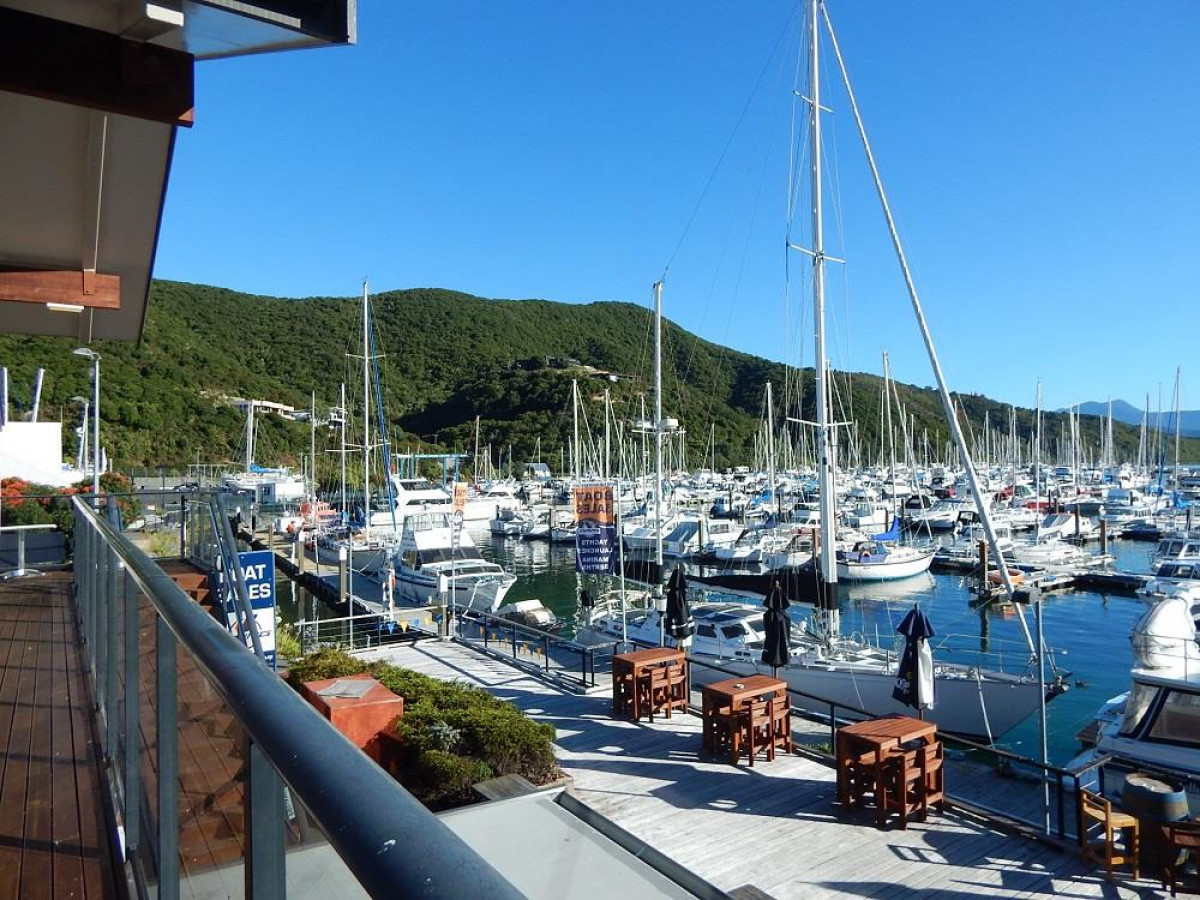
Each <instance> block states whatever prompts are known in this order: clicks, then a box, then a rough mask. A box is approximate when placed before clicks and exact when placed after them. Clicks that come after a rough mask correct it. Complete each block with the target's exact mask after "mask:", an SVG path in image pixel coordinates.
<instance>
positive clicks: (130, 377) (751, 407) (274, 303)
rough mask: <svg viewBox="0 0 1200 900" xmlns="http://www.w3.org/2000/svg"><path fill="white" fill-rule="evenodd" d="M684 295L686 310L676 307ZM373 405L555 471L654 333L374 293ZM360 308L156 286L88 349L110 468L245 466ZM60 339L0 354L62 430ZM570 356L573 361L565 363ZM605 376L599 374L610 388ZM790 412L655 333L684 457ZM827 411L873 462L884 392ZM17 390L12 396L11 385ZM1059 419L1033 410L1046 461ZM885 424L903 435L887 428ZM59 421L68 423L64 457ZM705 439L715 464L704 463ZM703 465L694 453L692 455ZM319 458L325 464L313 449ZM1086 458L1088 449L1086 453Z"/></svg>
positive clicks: (940, 447) (327, 300)
mask: <svg viewBox="0 0 1200 900" xmlns="http://www.w3.org/2000/svg"><path fill="white" fill-rule="evenodd" d="M681 302H686V301H681ZM372 308H373V310H374V317H375V322H376V345H377V351H378V352H379V353H381V354H382V357H381V359H380V367H381V370H382V372H381V383H382V387H383V393H384V409H385V414H386V416H387V417H388V420H389V421H388V428H389V432H390V434H391V437H392V446H393V450H395V451H405V450H413V451H416V450H421V451H436V450H454V449H458V450H466V451H468V452H469V451H470V450H471V449H472V448H473V445H474V440H475V419H476V416H478V417H479V432H480V434H479V439H480V444H481V446H487V445H491V447H492V452H493V456H494V457H495V456H498V455H500V454H503V455H504V457H505V459H507V456H508V449H509V448H510V447H511V452H512V459H513V461H514V463H515V464H516V465H517V466H519V465H520V464H521V463H523V462H525V461H527V460H532V459H534V458H535V454H536V453H537V452H538V448H540V451H541V459H542V460H543V461H547V462H550V463H551V465H552V467H554V468H557V464H558V460H559V454H560V452H561V450H562V448H564V447H565V446H566V444H567V440H568V437H569V435H570V432H571V430H572V423H571V407H570V391H571V381H572V379H575V380H577V381H578V383H579V388H580V394H581V396H582V398H583V407H584V409H583V412H584V414H585V415H586V417H587V420H588V422H589V423H590V424H591V426H592V428H593V430H595V431H598V430H600V429H601V428H602V422H603V419H604V412H603V400H604V391H605V390H606V389H607V390H608V391H609V393H610V396H611V400H612V404H613V409H614V412H615V415H616V417H617V420H618V421H620V422H622V423H624V427H626V428H628V423H630V422H631V421H633V420H635V419H640V418H644V416H643V415H642V409H643V403H644V404H645V406H646V408H649V407H650V402H651V394H652V381H653V372H652V369H651V358H652V345H653V340H652V338H653V332H652V328H651V314H650V311H649V310H647V309H646V308H644V307H640V306H635V305H633V304H628V303H614V302H602V303H591V304H587V305H574V304H563V303H551V302H548V301H543V300H486V299H482V298H479V297H473V296H470V295H468V294H462V293H457V292H454V291H447V290H439V289H418V290H408V291H393V292H389V293H384V294H380V295H377V296H376V297H374V298H373V299H372ZM360 322H361V309H360V304H359V301H358V299H357V298H353V297H346V298H333V297H313V298H307V299H303V300H285V299H279V298H273V297H259V296H250V295H246V294H239V293H236V292H234V291H230V290H226V289H223V288H217V287H208V286H204V285H195V284H182V283H177V282H169V281H157V282H154V284H153V285H152V287H151V299H150V308H149V316H148V319H147V323H146V329H145V334H144V336H143V339H142V340H141V342H139V343H136V344H132V343H119V342H97V344H96V349H97V350H98V351H99V352H100V353H101V354H102V356H103V363H102V367H103V378H102V394H101V404H100V405H101V416H102V423H101V439H102V442H103V444H104V445H105V446H106V447H107V448H108V451H109V455H110V458H112V459H113V460H114V462H115V463H116V465H117V466H118V467H126V468H128V467H133V466H176V467H182V466H186V465H187V464H189V463H195V462H197V461H199V462H203V463H221V462H232V461H233V460H237V459H240V455H241V450H240V448H241V442H242V439H243V438H242V434H243V426H244V422H243V416H242V414H241V413H240V412H239V411H238V410H237V409H235V408H234V407H233V406H231V405H230V404H229V403H228V402H227V401H226V399H225V398H227V397H233V396H236V397H256V398H264V399H269V400H273V401H277V402H280V403H285V404H289V405H292V406H295V407H297V408H301V409H307V408H308V407H309V404H310V397H311V395H312V393H314V392H315V394H316V397H317V401H318V406H319V407H320V406H321V405H325V406H328V405H330V404H332V403H334V402H335V401H336V399H337V397H338V393H339V386H340V385H341V384H342V383H346V384H347V385H355V384H361V374H360V373H359V366H360V362H359V361H358V360H355V359H353V358H350V357H347V353H350V354H354V353H358V354H360V355H361V352H362V338H361V334H360V327H361V326H360ZM75 345H76V342H75V341H73V340H69V339H66V338H46V337H25V336H10V335H0V356H2V357H3V358H4V360H5V364H6V365H8V366H9V368H10V372H11V374H12V378H13V384H14V385H18V386H19V385H24V384H29V383H31V382H32V378H33V371H34V369H35V368H37V367H38V366H46V367H47V369H48V372H49V377H48V378H47V379H46V384H45V388H44V393H43V400H42V404H43V409H44V416H45V417H59V418H61V419H62V421H63V422H64V423H66V424H67V425H68V426H69V425H72V424H74V422H75V421H76V420H77V416H78V408H77V407H76V406H75V405H74V404H73V403H72V402H71V398H72V397H73V396H76V395H81V396H90V377H91V366H90V365H89V364H87V362H86V361H85V360H81V359H79V358H78V357H73V356H72V355H71V350H72V349H73V348H74V347H75ZM569 360H574V361H577V363H578V364H579V365H573V364H571V363H570V362H568V361H569ZM610 374H612V375H615V376H617V380H616V381H615V382H614V381H611V380H609V377H608V376H609V375H610ZM768 379H770V380H771V381H772V382H773V383H774V384H775V386H776V398H777V402H778V404H779V406H780V408H781V410H785V411H786V413H787V414H788V415H791V416H794V417H798V418H805V419H812V418H814V414H813V408H814V401H813V393H814V389H813V376H812V371H811V370H804V371H800V372H797V371H795V370H790V371H789V370H785V367H784V366H782V365H780V364H777V363H773V362H770V361H768V360H765V359H760V358H757V357H753V356H749V355H747V354H744V353H738V352H736V351H733V350H729V349H726V348H723V347H719V346H717V345H715V344H711V343H709V342H707V341H703V340H700V339H699V338H697V337H695V336H693V335H690V334H688V333H687V332H685V331H683V330H682V329H680V328H678V327H677V326H675V325H673V324H671V323H670V322H667V323H665V325H664V333H663V386H664V407H665V411H666V414H667V415H669V416H673V417H675V418H678V419H679V420H680V422H681V424H682V425H683V426H684V428H686V430H687V440H688V460H689V463H690V464H691V465H693V466H699V465H702V464H706V465H710V466H713V465H715V466H717V467H723V466H728V465H735V464H748V463H750V462H752V461H753V458H752V450H753V446H754V434H755V431H756V429H757V428H758V427H759V423H760V422H761V420H762V414H761V410H762V397H763V389H764V384H765V382H766V381H767V380H768ZM835 380H836V384H835V389H834V391H833V395H834V397H835V404H836V408H835V415H834V417H835V418H836V419H837V420H839V421H844V420H852V421H854V422H856V423H857V425H856V427H855V429H839V430H838V434H839V440H840V441H841V442H842V443H843V449H842V456H841V458H842V459H843V460H846V461H847V462H848V463H852V462H853V461H854V458H853V456H852V455H851V454H850V453H849V451H850V450H851V447H850V444H851V442H852V441H853V442H854V443H856V444H857V447H858V448H859V451H860V454H861V455H862V457H864V458H868V459H873V458H874V456H875V455H877V454H878V453H879V446H880V443H881V441H880V433H879V432H880V423H879V419H880V417H879V409H880V397H881V393H882V382H881V379H879V378H878V377H875V376H872V375H863V374H853V373H849V374H847V373H839V374H838V375H837V376H836V379H835ZM897 392H898V394H899V397H900V401H901V403H902V404H903V405H904V407H905V411H906V412H907V414H908V415H909V416H910V417H911V425H912V429H913V431H912V434H913V439H914V441H915V442H918V443H920V442H921V441H922V438H923V437H924V438H925V439H927V440H928V445H929V451H930V455H931V456H932V457H933V458H941V457H942V456H943V455H944V447H945V444H946V441H947V438H948V429H947V427H946V423H945V417H944V414H943V412H942V409H941V404H940V402H939V400H938V397H937V394H936V393H935V392H934V391H932V390H930V389H927V388H916V387H907V386H903V385H900V386H897ZM14 395H17V396H18V399H19V391H14ZM958 400H959V402H960V403H961V407H962V411H963V415H964V417H965V424H966V427H967V430H968V432H969V433H971V434H974V435H975V436H977V437H981V436H982V428H983V424H984V416H985V414H986V415H987V416H988V417H989V419H990V425H991V428H992V430H993V431H994V432H996V434H997V435H1007V433H1008V422H1009V415H1010V408H1009V407H1008V406H1007V405H1003V404H999V403H995V402H993V401H991V400H988V399H986V398H984V397H980V396H978V395H963V396H960V397H959V398H958ZM1016 417H1017V431H1018V433H1019V434H1020V435H1021V436H1022V438H1023V439H1025V440H1028V437H1029V435H1030V434H1031V432H1032V428H1033V412H1032V411H1031V410H1025V409H1022V410H1017V411H1016ZM1063 420H1064V417H1063V416H1062V415H1059V414H1049V415H1047V416H1046V419H1045V424H1044V429H1043V430H1044V433H1045V434H1046V435H1047V440H1048V445H1049V447H1050V452H1051V453H1053V452H1054V447H1055V446H1056V444H1057V442H1058V440H1059V438H1058V435H1059V434H1060V432H1061V425H1062V422H1063ZM257 427H258V440H257V445H258V452H257V456H258V459H257V461H258V462H260V463H263V464H287V465H295V464H296V463H297V462H298V461H299V457H300V455H301V454H303V453H307V452H308V449H309V426H308V424H307V423H303V422H293V421H289V420H285V419H282V418H279V417H277V416H270V415H265V416H259V417H258V419H257ZM896 427H897V429H898V428H899V425H898V424H897V425H896ZM71 432H72V428H70V427H64V429H63V438H64V442H65V444H66V445H67V446H65V450H66V451H67V453H68V455H69V454H70V453H73V452H74V446H73V441H74V436H73V434H72V433H71ZM1114 432H1115V434H1114V437H1115V442H1116V445H1117V452H1118V455H1120V456H1122V457H1124V458H1133V456H1134V454H1135V452H1136V448H1137V444H1138V429H1136V428H1134V427H1131V426H1126V425H1121V424H1118V425H1117V426H1116V427H1115V429H1114ZM1082 435H1083V441H1084V443H1085V445H1089V444H1090V446H1091V447H1092V448H1093V451H1095V450H1098V448H1099V446H1100V442H1101V420H1100V419H1098V418H1096V417H1089V416H1085V417H1083V420H1082ZM710 443H711V444H713V445H715V453H712V452H709V451H708V448H709V446H710ZM706 453H707V458H706ZM322 455H324V454H322ZM1093 455H1094V452H1093ZM1182 456H1183V458H1184V459H1195V458H1200V441H1197V440H1186V441H1185V442H1184V446H1183V448H1182Z"/></svg>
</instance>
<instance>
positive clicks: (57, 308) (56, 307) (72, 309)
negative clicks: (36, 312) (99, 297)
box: [46, 303, 83, 313]
mask: <svg viewBox="0 0 1200 900" xmlns="http://www.w3.org/2000/svg"><path fill="white" fill-rule="evenodd" d="M46 309H48V310H50V312H65V313H81V312H83V304H82V303H47V304H46Z"/></svg>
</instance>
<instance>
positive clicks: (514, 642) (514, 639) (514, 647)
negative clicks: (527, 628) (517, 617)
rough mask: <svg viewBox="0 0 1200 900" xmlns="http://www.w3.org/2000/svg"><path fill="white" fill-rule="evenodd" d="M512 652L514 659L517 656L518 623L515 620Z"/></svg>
mask: <svg viewBox="0 0 1200 900" xmlns="http://www.w3.org/2000/svg"><path fill="white" fill-rule="evenodd" d="M512 653H513V659H516V658H517V623H516V622H513V626H512Z"/></svg>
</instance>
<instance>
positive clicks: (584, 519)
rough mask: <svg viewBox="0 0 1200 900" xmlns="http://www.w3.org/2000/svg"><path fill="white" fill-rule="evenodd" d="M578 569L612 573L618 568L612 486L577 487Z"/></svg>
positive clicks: (594, 573) (576, 559) (588, 572)
mask: <svg viewBox="0 0 1200 900" xmlns="http://www.w3.org/2000/svg"><path fill="white" fill-rule="evenodd" d="M573 499H574V501H575V503H574V505H575V571H576V572H581V573H583V574H585V575H610V574H612V573H613V572H615V571H616V566H615V563H616V550H617V529H616V524H615V519H614V515H613V489H612V486H611V485H606V484H594V485H586V486H581V487H577V488H575V493H574V498H573Z"/></svg>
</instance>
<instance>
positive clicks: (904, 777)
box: [877, 741, 946, 828]
mask: <svg viewBox="0 0 1200 900" xmlns="http://www.w3.org/2000/svg"><path fill="white" fill-rule="evenodd" d="M945 761H946V750H945V745H943V744H942V742H941V741H932V742H929V743H924V742H922V743H917V744H915V745H914V746H911V747H910V746H904V747H900V748H899V749H896V750H893V751H892V752H891V753H889V754H888V755H887V757H886V759H885V760H884V765H883V772H884V775H883V782H884V783H883V785H881V787H880V791H879V797H878V800H877V802H878V804H879V808H880V816H879V818H880V821H882V820H883V818H884V816H886V814H887V813H888V812H896V813H899V814H900V827H901V828H905V827H907V825H908V817H909V816H911V815H913V814H916V815H918V816H919V817H920V819H921V821H922V822H924V821H925V820H926V819H927V818H928V816H929V806H930V804H934V803H936V804H937V805H938V808H939V809H941V808H943V807H944V806H945V804H946V785H945Z"/></svg>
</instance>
